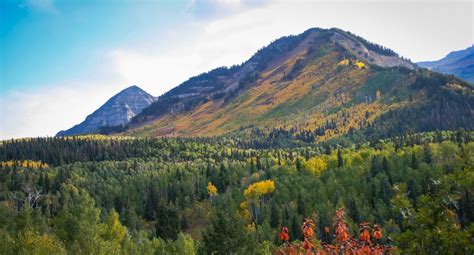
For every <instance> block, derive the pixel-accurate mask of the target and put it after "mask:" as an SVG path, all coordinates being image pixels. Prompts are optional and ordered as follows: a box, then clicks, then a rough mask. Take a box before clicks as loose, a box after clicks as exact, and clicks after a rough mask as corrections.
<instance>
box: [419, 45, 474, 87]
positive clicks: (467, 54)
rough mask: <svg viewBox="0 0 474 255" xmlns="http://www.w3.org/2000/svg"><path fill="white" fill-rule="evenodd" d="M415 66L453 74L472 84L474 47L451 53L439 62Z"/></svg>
mask: <svg viewBox="0 0 474 255" xmlns="http://www.w3.org/2000/svg"><path fill="white" fill-rule="evenodd" d="M417 64H418V65H419V66H421V67H425V68H428V69H430V70H433V71H437V72H441V73H446V74H453V75H455V76H457V77H459V78H461V79H464V80H466V81H469V82H472V83H474V45H472V46H471V47H469V48H467V49H464V50H460V51H453V52H451V53H449V54H448V55H446V57H444V58H442V59H440V60H437V61H425V62H419V63H417Z"/></svg>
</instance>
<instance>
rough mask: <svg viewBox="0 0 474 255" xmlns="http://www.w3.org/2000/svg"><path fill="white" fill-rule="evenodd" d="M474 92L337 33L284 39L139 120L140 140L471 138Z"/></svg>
mask: <svg viewBox="0 0 474 255" xmlns="http://www.w3.org/2000/svg"><path fill="white" fill-rule="evenodd" d="M473 109H474V99H473V89H472V88H471V87H470V86H469V85H468V84H466V83H465V82H463V81H461V80H458V79H455V78H453V77H449V76H445V75H440V74H437V73H433V72H430V71H426V70H418V69H417V68H416V66H415V65H414V64H413V63H411V62H410V61H408V60H405V59H403V58H400V57H399V56H398V55H397V54H396V53H395V52H393V51H392V50H390V49H387V48H384V47H382V46H379V45H376V44H373V43H370V42H367V41H366V40H364V39H363V38H361V37H358V36H356V35H353V34H351V33H349V32H345V31H342V30H339V29H318V28H313V29H309V30H307V31H306V32H304V33H302V34H300V35H296V36H287V37H282V38H280V39H278V40H276V41H274V42H272V43H271V44H270V45H268V46H267V47H264V48H262V49H261V50H259V51H258V52H257V53H256V54H255V55H253V56H252V57H251V58H250V59H249V60H248V61H246V62H244V63H243V64H241V65H238V66H233V67H230V68H226V67H222V68H218V69H214V70H212V71H210V72H208V73H204V74H201V75H199V76H196V77H193V78H191V79H189V80H188V81H186V82H184V83H183V84H181V85H179V86H178V87H176V88H174V89H172V90H171V91H169V92H168V93H166V94H164V95H162V96H161V97H159V98H158V99H157V101H156V102H155V103H153V104H152V105H150V107H148V108H146V109H144V110H143V111H142V113H140V114H138V115H137V116H135V117H134V118H133V119H132V121H131V126H130V128H128V129H127V130H126V131H125V133H127V134H128V135H134V136H213V135H219V134H225V133H229V132H233V131H236V130H246V129H247V128H255V127H256V128H259V129H261V130H271V129H275V128H277V129H283V130H292V131H295V130H297V131H299V132H303V133H304V135H308V136H310V137H311V139H313V140H314V141H321V140H327V139H331V138H335V137H338V136H341V135H345V134H349V133H354V132H356V131H357V132H359V133H361V134H362V135H364V136H367V137H372V136H373V137H383V136H391V135H398V134H403V133H406V132H417V131H429V130H437V129H458V128H465V129H473V127H474V115H473V112H474V111H473Z"/></svg>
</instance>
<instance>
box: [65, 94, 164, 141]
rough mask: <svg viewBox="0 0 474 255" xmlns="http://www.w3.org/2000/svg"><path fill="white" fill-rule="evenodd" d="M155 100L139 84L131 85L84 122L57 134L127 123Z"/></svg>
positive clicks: (86, 131) (84, 132) (72, 133)
mask: <svg viewBox="0 0 474 255" xmlns="http://www.w3.org/2000/svg"><path fill="white" fill-rule="evenodd" d="M154 101H155V98H154V97H153V96H151V95H150V94H148V93H147V92H146V91H144V90H142V89H141V88H139V87H138V86H135V85H134V86H131V87H129V88H126V89H124V90H122V91H121V92H120V93H118V94H117V95H115V96H113V97H112V98H110V99H109V100H108V101H107V102H106V103H105V104H104V105H102V106H101V107H100V108H99V109H97V110H96V111H95V112H94V113H92V114H91V115H89V116H87V118H86V119H85V120H84V121H83V122H82V123H80V124H78V125H76V126H74V127H72V128H70V129H68V130H65V131H60V132H59V133H58V134H57V136H67V135H78V134H88V133H97V132H99V131H100V130H101V129H103V128H106V127H117V126H124V125H127V124H128V123H129V122H130V120H131V119H132V118H133V117H134V116H135V115H137V114H139V113H140V112H141V111H142V110H143V109H144V108H146V107H148V106H150V105H151V104H152V103H153V102H154Z"/></svg>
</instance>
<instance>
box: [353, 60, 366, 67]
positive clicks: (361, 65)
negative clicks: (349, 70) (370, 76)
mask: <svg viewBox="0 0 474 255" xmlns="http://www.w3.org/2000/svg"><path fill="white" fill-rule="evenodd" d="M354 65H355V66H357V68H359V69H362V68H365V64H364V62H361V61H356V62H355V63H354Z"/></svg>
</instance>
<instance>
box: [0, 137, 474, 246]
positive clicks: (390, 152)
mask: <svg viewBox="0 0 474 255" xmlns="http://www.w3.org/2000/svg"><path fill="white" fill-rule="evenodd" d="M255 139H257V137H256V138H255ZM473 139H474V134H473V133H472V132H465V131H462V130H461V131H459V132H437V133H422V134H415V135H410V136H403V137H398V138H392V139H388V140H380V141H378V142H376V143H367V142H366V143H347V144H346V146H345V147H341V146H337V145H334V144H331V143H323V144H319V145H315V144H312V145H301V144H300V145H298V144H296V143H291V144H288V145H287V146H286V145H285V146H277V145H276V144H278V142H277V141H273V140H272V138H268V137H266V136H262V140H260V141H261V142H257V141H258V140H250V139H248V138H246V137H245V136H239V137H237V136H235V137H234V136H225V137H216V138H192V139H185V138H169V139H163V138H160V139H152V138H147V139H130V138H118V139H116V138H104V137H99V139H94V137H93V136H90V137H83V138H78V139H75V138H38V139H29V140H16V141H15V140H14V141H4V143H2V144H1V145H0V161H3V162H4V163H2V164H0V168H1V171H0V184H1V185H0V216H1V217H0V240H1V243H2V245H1V246H0V254H66V253H68V254H119V253H120V254H229V253H234V254H274V253H275V252H285V251H286V250H287V248H288V247H290V246H291V247H292V249H294V250H296V249H301V250H305V249H307V250H308V251H309V252H316V251H319V252H323V251H324V249H326V248H327V249H329V248H328V247H333V246H331V245H334V244H336V243H339V242H340V241H341V240H342V241H344V240H352V239H349V238H350V236H355V237H358V238H357V239H355V240H356V241H355V242H356V243H355V244H354V243H353V244H354V245H356V246H357V247H359V248H360V249H362V248H363V247H366V246H368V245H369V244H368V242H367V241H370V242H371V243H373V245H374V246H375V245H380V246H379V247H381V246H383V247H388V248H387V249H386V251H385V252H388V253H390V254H397V253H403V254H435V253H438V254H471V253H472V252H473V251H474V247H473V245H472V236H473V232H474V225H473V217H474V216H473V213H472V212H473V211H474V210H473V208H472V205H473V203H472V197H473V195H474V194H473V190H472V187H473V182H474V175H473V169H474V162H473V158H474V143H473ZM277 140H279V141H281V140H284V139H283V138H277ZM263 141H265V142H263ZM27 159H29V160H31V161H25V160H27ZM27 162H36V163H34V164H32V163H27ZM341 208H343V210H344V212H345V214H343V215H342V216H341V213H340V212H341V211H340V209H341ZM336 211H337V212H338V214H336V216H337V215H339V216H337V217H339V218H337V217H336V218H334V214H335V212H336ZM305 219H306V220H305ZM335 220H336V221H335ZM303 222H304V225H303V227H304V226H306V227H304V228H303V232H302V224H303ZM335 222H336V223H335ZM363 222H367V223H364V224H365V225H364V224H363V225H361V228H360V230H361V232H359V231H358V230H359V223H363ZM333 224H336V225H334V226H335V227H333ZM341 224H342V225H341ZM374 224H378V227H376V229H375V230H374V231H379V232H380V233H379V232H377V233H376V234H374V235H373V233H372V232H370V233H369V235H367V233H366V232H364V230H367V229H369V228H372V227H373V226H374ZM337 226H345V227H344V228H343V229H346V227H347V229H346V230H344V232H341V230H339V227H337ZM284 227H285V228H284ZM309 227H310V228H311V230H309V229H308V228H309ZM285 229H286V230H285ZM282 233H283V234H282ZM344 233H345V234H344ZM364 233H365V234H364ZM361 234H363V235H361ZM286 236H288V238H286ZM359 236H360V237H359ZM282 237H283V238H282ZM308 238H309V239H311V241H310V242H309V243H311V245H312V246H308V245H309V244H308V242H307V239H308ZM341 238H342V239H341ZM344 238H347V239H344ZM347 245H349V243H347ZM356 246H351V247H356ZM308 247H310V248H308ZM334 247H339V246H334ZM344 247H349V246H344ZM347 249H349V248H347ZM364 249H365V248H364ZM321 254H323V253H321Z"/></svg>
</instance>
